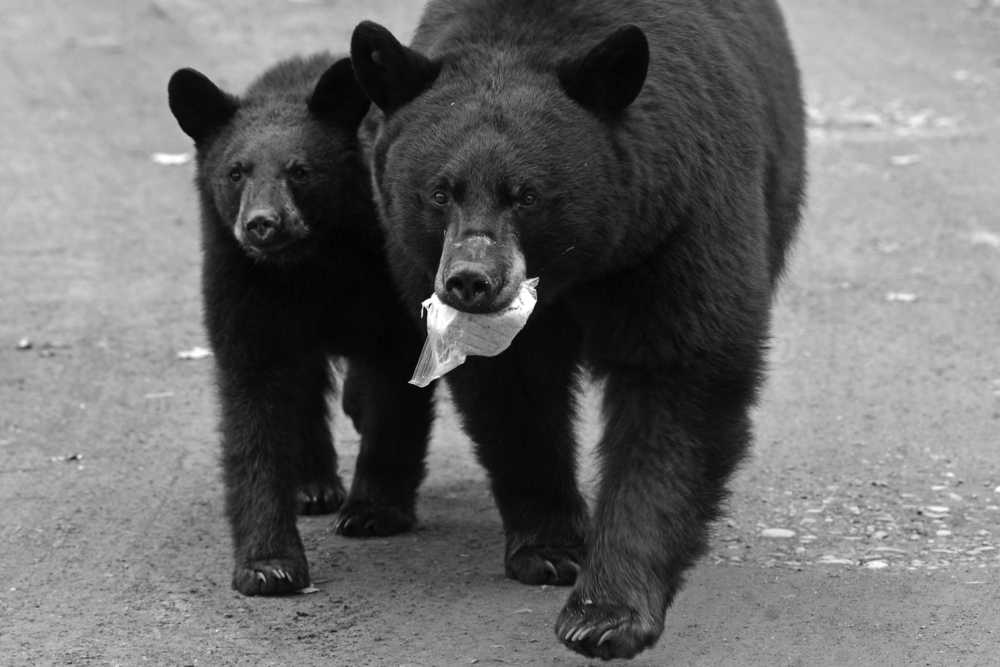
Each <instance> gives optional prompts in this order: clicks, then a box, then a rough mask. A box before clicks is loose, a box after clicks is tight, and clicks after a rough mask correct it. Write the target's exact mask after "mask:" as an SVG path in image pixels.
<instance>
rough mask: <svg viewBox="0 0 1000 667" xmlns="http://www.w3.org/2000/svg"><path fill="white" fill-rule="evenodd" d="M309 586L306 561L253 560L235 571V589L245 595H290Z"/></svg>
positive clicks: (238, 566)
mask: <svg viewBox="0 0 1000 667" xmlns="http://www.w3.org/2000/svg"><path fill="white" fill-rule="evenodd" d="M308 586H309V566H308V565H307V564H306V563H305V562H304V561H302V562H299V561H294V560H291V559H281V558H269V559H262V560H252V561H249V562H247V563H244V564H242V565H237V566H236V568H235V569H234V570H233V588H235V589H236V590H238V591H239V592H240V593H243V595H288V594H290V593H294V592H296V591H299V590H302V589H303V588H307V587H308Z"/></svg>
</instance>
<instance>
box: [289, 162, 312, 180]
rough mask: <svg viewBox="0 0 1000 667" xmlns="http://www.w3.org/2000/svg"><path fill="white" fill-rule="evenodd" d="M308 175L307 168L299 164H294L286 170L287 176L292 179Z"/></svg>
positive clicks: (300, 178) (303, 178) (302, 178)
mask: <svg viewBox="0 0 1000 667" xmlns="http://www.w3.org/2000/svg"><path fill="white" fill-rule="evenodd" d="M308 175H309V170H308V169H306V168H305V167H303V166H302V165H300V164H297V165H294V166H293V167H291V168H289V170H288V177H289V178H291V179H292V180H293V181H301V180H305V178H306V176H308Z"/></svg>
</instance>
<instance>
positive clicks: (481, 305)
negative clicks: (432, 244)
mask: <svg viewBox="0 0 1000 667" xmlns="http://www.w3.org/2000/svg"><path fill="white" fill-rule="evenodd" d="M453 236H454V230H453V229H449V233H448V234H447V235H446V236H445V243H444V248H443V249H442V251H441V261H440V262H439V263H438V273H437V279H436V281H435V291H436V292H437V295H438V298H439V299H441V301H443V302H444V303H446V304H448V305H449V306H451V307H452V308H455V309H456V310H461V311H465V312H467V313H495V312H498V311H501V310H503V309H505V308H506V307H507V306H509V305H510V303H511V301H513V300H514V297H515V296H517V290H518V289H519V288H520V284H521V282H522V281H523V280H524V257H523V255H522V254H521V249H520V248H519V247H518V245H517V243H516V242H514V241H513V239H509V240H508V241H507V242H497V241H495V240H493V238H491V237H489V236H487V235H485V234H470V235H468V236H466V237H465V238H464V239H462V240H461V241H458V242H455V241H454V240H453Z"/></svg>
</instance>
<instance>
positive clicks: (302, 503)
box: [295, 478, 347, 514]
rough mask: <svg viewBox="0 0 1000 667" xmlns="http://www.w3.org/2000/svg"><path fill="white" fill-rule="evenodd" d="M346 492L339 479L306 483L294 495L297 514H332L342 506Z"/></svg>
mask: <svg viewBox="0 0 1000 667" xmlns="http://www.w3.org/2000/svg"><path fill="white" fill-rule="evenodd" d="M346 497H347V492H346V491H345V490H344V485H343V484H342V483H341V481H340V478H335V479H333V480H332V481H329V482H306V483H304V484H301V485H299V489H298V491H297V492H296V494H295V512H296V513H297V514H333V513H334V512H336V511H337V510H338V509H340V506H341V505H343V504H344V498H346Z"/></svg>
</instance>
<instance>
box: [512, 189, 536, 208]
mask: <svg viewBox="0 0 1000 667" xmlns="http://www.w3.org/2000/svg"><path fill="white" fill-rule="evenodd" d="M517 203H518V205H519V206H534V205H535V204H537V203H538V195H536V194H535V193H534V192H532V191H531V190H525V191H524V192H522V193H521V194H520V196H518V198H517Z"/></svg>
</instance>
